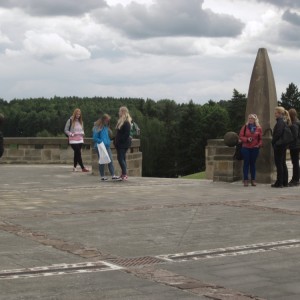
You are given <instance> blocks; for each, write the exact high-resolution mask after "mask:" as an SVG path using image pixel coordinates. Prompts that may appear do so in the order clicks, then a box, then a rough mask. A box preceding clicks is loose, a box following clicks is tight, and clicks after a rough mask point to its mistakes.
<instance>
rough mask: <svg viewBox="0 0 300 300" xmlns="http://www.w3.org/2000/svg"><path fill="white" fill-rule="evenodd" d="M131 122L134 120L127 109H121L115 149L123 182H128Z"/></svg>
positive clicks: (123, 107)
mask: <svg viewBox="0 0 300 300" xmlns="http://www.w3.org/2000/svg"><path fill="white" fill-rule="evenodd" d="M131 120H132V119H131V117H130V114H129V111H128V109H127V107H125V106H122V107H120V109H119V120H118V123H117V126H116V129H117V133H116V137H115V147H116V150H117V157H118V162H119V165H120V167H121V170H122V175H121V176H120V178H121V179H122V180H128V175H127V164H126V152H127V150H128V148H129V147H130V145H131V138H130V129H131Z"/></svg>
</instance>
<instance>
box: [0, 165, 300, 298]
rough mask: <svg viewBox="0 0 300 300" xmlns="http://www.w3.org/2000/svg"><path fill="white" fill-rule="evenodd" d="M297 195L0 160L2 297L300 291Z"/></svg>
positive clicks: (284, 294) (299, 294) (293, 294)
mask: <svg viewBox="0 0 300 300" xmlns="http://www.w3.org/2000/svg"><path fill="white" fill-rule="evenodd" d="M299 194H300V187H294V188H284V189H272V188H270V186H269V185H258V186H257V187H250V186H249V187H247V188H245V187H243V186H242V183H241V182H237V183H232V184H230V183H213V182H211V181H208V180H184V179H156V178H130V179H129V181H128V182H112V181H108V182H100V180H99V178H98V177H95V176H92V175H89V174H84V173H81V172H77V173H72V172H71V167H70V166H57V165H47V166H44V165H0V199H1V200H0V299H1V300H2V299H3V300H10V299H28V300H32V299H59V300H60V299H68V300H69V299H70V300H85V299H110V300H116V299H122V300H123V299H125V300H126V299H128V300H129V299H130V300H131V299H132V300H140V299H151V300H152V299H154V300H156V299H159V300H160V299H162V300H164V299H166V300H169V299H170V300H171V299H223V300H225V299H226V300H228V299H234V300H246V299H275V300H279V299H280V300H291V299H295V300H296V299H300V271H299V270H300V222H299V221H300V197H299Z"/></svg>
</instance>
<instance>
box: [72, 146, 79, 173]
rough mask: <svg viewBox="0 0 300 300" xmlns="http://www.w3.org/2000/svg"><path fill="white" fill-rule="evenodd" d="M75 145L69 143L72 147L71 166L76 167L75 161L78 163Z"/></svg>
mask: <svg viewBox="0 0 300 300" xmlns="http://www.w3.org/2000/svg"><path fill="white" fill-rule="evenodd" d="M76 146H77V145H76V144H71V148H72V149H73V151H74V158H73V166H74V168H76V167H77V163H78V160H77V159H78V158H77V151H76V148H77V147H76Z"/></svg>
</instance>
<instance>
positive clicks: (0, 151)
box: [0, 114, 4, 157]
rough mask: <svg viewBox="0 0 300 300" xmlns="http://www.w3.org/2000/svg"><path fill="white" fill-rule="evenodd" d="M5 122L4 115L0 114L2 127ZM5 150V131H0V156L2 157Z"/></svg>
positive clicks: (0, 125)
mask: <svg viewBox="0 0 300 300" xmlns="http://www.w3.org/2000/svg"><path fill="white" fill-rule="evenodd" d="M3 122H4V116H3V115H2V114H0V129H1V127H2V124H3ZM3 152H4V141H3V133H2V131H0V157H2V155H3Z"/></svg>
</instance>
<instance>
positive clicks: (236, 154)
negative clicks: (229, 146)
mask: <svg viewBox="0 0 300 300" xmlns="http://www.w3.org/2000/svg"><path fill="white" fill-rule="evenodd" d="M233 158H234V159H236V160H243V159H244V158H243V154H242V143H238V144H237V145H236V146H235V152H234V154H233Z"/></svg>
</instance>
